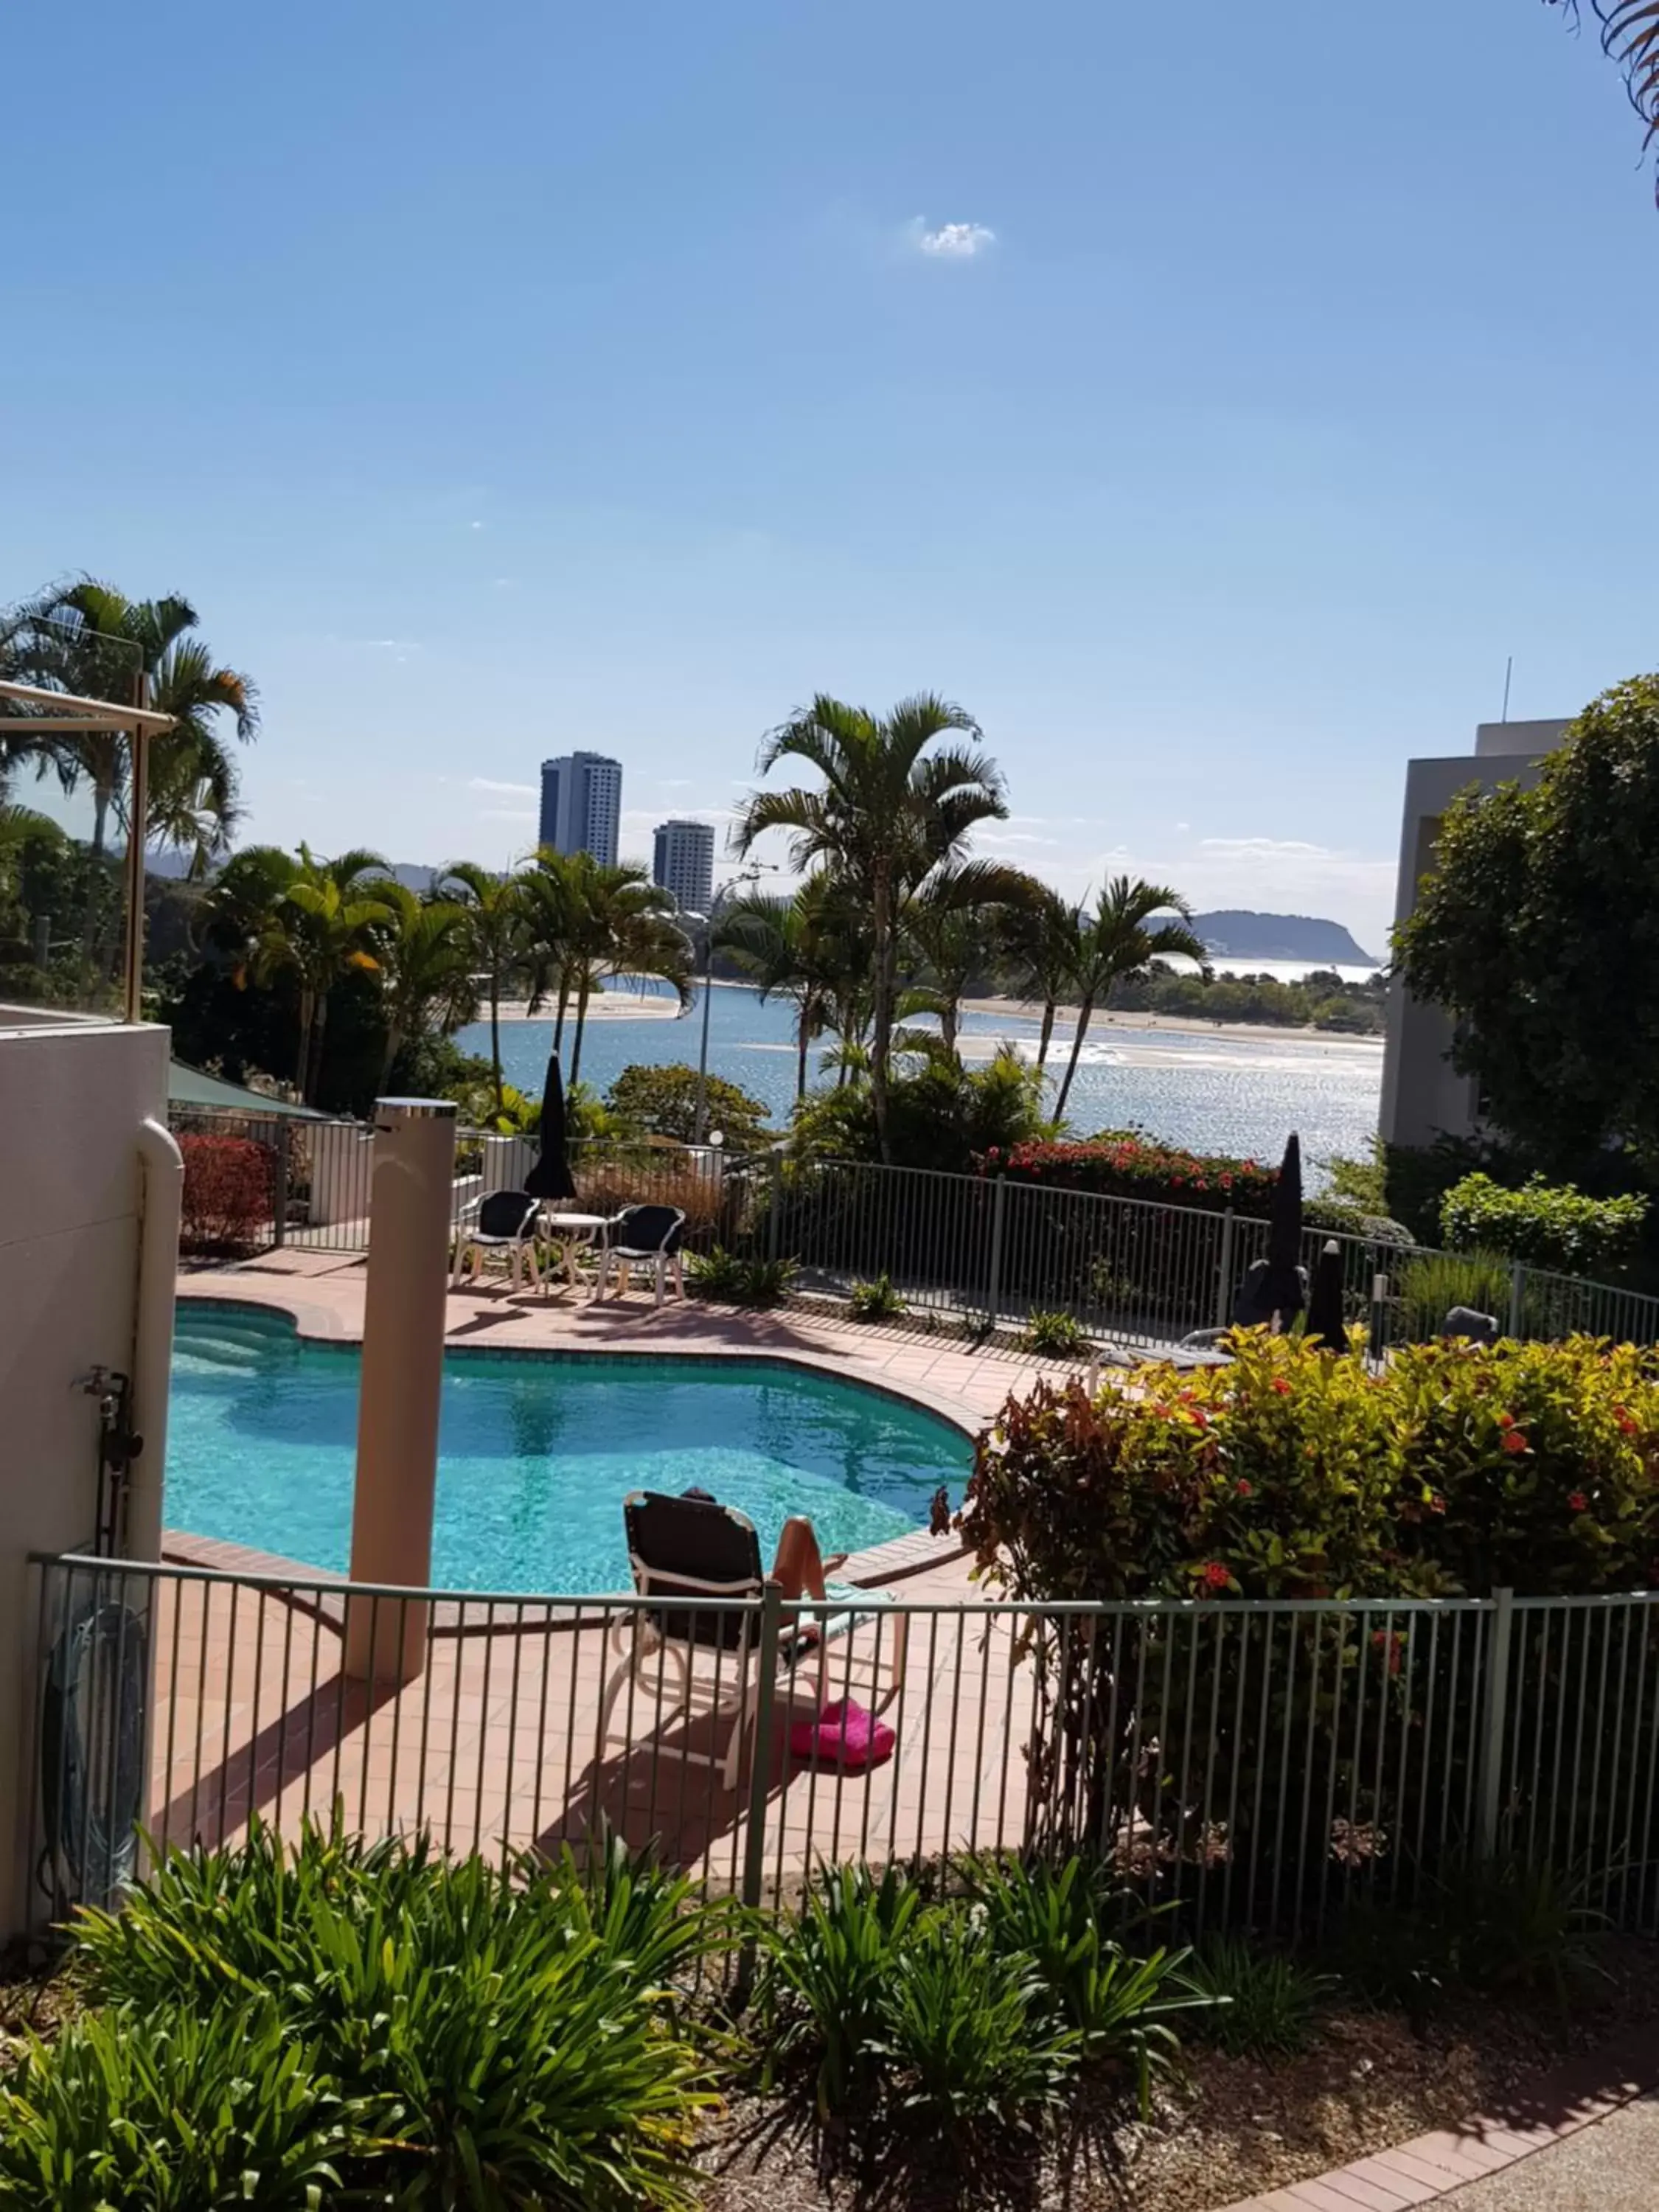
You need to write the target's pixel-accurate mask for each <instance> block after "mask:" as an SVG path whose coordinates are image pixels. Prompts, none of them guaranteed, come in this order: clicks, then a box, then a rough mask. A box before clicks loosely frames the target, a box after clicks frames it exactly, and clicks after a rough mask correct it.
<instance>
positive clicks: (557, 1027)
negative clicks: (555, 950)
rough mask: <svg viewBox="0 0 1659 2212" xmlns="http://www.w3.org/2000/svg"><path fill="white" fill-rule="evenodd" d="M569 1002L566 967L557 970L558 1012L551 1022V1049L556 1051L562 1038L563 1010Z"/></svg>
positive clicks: (568, 983) (568, 982) (568, 980)
mask: <svg viewBox="0 0 1659 2212" xmlns="http://www.w3.org/2000/svg"><path fill="white" fill-rule="evenodd" d="M569 1004H570V975H569V971H568V969H564V968H561V969H560V970H559V998H558V1012H557V1014H556V1016H555V1018H554V1022H553V1049H554V1051H555V1052H556V1051H557V1050H558V1049H559V1047H560V1045H561V1044H562V1042H563V1040H564V1010H565V1008H566V1007H567V1006H568V1005H569Z"/></svg>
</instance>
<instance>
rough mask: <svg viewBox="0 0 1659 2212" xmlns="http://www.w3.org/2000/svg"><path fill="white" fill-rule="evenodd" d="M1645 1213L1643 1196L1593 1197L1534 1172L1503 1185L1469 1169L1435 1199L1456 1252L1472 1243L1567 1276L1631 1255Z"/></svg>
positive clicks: (1612, 1265) (1609, 1266)
mask: <svg viewBox="0 0 1659 2212" xmlns="http://www.w3.org/2000/svg"><path fill="white" fill-rule="evenodd" d="M1647 1216H1648V1201H1647V1200H1646V1198H1645V1197H1644V1196H1640V1195H1632V1196H1631V1197H1628V1198H1591V1197H1589V1195H1588V1194H1586V1193H1585V1192H1583V1191H1582V1190H1578V1189H1577V1188H1575V1187H1574V1186H1573V1185H1572V1184H1571V1183H1570V1182H1568V1183H1552V1182H1546V1181H1545V1179H1544V1177H1543V1176H1540V1175H1535V1176H1531V1177H1530V1178H1529V1179H1528V1181H1527V1182H1524V1183H1522V1186H1521V1188H1520V1189H1519V1190H1506V1189H1505V1188H1504V1186H1503V1185H1502V1184H1501V1183H1496V1182H1493V1181H1492V1177H1491V1176H1487V1175H1468V1176H1464V1177H1463V1180H1462V1182H1455V1183H1454V1184H1453V1185H1452V1187H1451V1188H1450V1189H1449V1191H1448V1192H1447V1193H1446V1194H1445V1196H1444V1197H1443V1199H1442V1200H1441V1201H1440V1228H1441V1233H1442V1234H1443V1237H1445V1240H1446V1242H1447V1243H1448V1244H1449V1245H1450V1247H1451V1249H1453V1251H1455V1252H1468V1251H1471V1250H1473V1249H1475V1248H1476V1247H1477V1246H1479V1247H1481V1248H1484V1249H1486V1250H1487V1251H1491V1252H1502V1253H1504V1255H1506V1256H1507V1257H1508V1258H1510V1259H1511V1260H1524V1261H1527V1262H1528V1265H1529V1266H1532V1267H1553V1268H1558V1269H1559V1270H1560V1272H1561V1273H1564V1274H1579V1275H1595V1274H1598V1273H1600V1274H1605V1273H1608V1272H1609V1271H1610V1270H1613V1269H1616V1268H1618V1267H1622V1266H1623V1265H1624V1264H1625V1262H1626V1261H1628V1260H1630V1259H1632V1257H1633V1256H1634V1255H1635V1252H1636V1249H1637V1246H1638V1244H1639V1243H1640V1242H1641V1238H1642V1231H1643V1228H1644V1225H1645V1224H1646V1221H1647Z"/></svg>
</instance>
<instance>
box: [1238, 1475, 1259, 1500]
mask: <svg viewBox="0 0 1659 2212" xmlns="http://www.w3.org/2000/svg"><path fill="white" fill-rule="evenodd" d="M1233 1487H1234V1489H1235V1490H1237V1492H1238V1494H1239V1496H1240V1497H1241V1498H1254V1497H1255V1484H1254V1483H1253V1482H1247V1481H1246V1480H1244V1477H1243V1475H1242V1474H1241V1475H1240V1476H1239V1478H1238V1480H1237V1482H1236V1483H1235V1484H1234V1485H1233Z"/></svg>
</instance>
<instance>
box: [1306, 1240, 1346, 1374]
mask: <svg viewBox="0 0 1659 2212" xmlns="http://www.w3.org/2000/svg"><path fill="white" fill-rule="evenodd" d="M1308 1334H1309V1336H1310V1338H1311V1340H1313V1342H1314V1343H1316V1345H1318V1346H1320V1348H1321V1349H1322V1351H1325V1352H1346V1350H1347V1348H1348V1337H1347V1331H1346V1327H1345V1326H1344V1321H1343V1314H1342V1248H1341V1246H1340V1244H1339V1243H1337V1242H1336V1239H1335V1238H1334V1237H1333V1238H1332V1239H1331V1241H1330V1243H1328V1244H1327V1245H1326V1247H1325V1249H1324V1250H1323V1251H1322V1253H1321V1254H1320V1255H1319V1258H1318V1260H1317V1261H1316V1263H1315V1267H1314V1272H1313V1287H1312V1289H1311V1290H1310V1291H1309V1293H1308Z"/></svg>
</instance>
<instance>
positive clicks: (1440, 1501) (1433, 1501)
mask: <svg viewBox="0 0 1659 2212" xmlns="http://www.w3.org/2000/svg"><path fill="white" fill-rule="evenodd" d="M1429 1510H1430V1512H1431V1513H1443V1512H1444V1511H1445V1510H1446V1501H1445V1499H1444V1498H1443V1497H1442V1496H1441V1495H1440V1492H1438V1491H1436V1492H1435V1493H1434V1496H1433V1497H1432V1498H1430V1500H1429Z"/></svg>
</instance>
